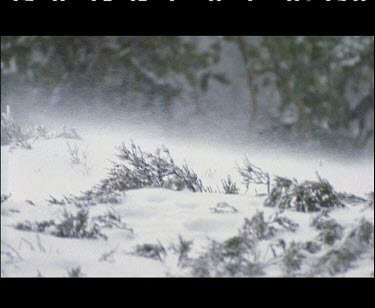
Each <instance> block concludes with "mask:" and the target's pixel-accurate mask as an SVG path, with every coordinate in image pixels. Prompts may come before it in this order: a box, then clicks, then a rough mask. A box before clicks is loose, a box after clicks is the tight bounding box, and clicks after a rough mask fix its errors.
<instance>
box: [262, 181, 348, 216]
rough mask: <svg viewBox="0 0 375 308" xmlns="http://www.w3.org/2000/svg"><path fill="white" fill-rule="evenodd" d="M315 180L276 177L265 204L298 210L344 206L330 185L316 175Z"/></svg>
mask: <svg viewBox="0 0 375 308" xmlns="http://www.w3.org/2000/svg"><path fill="white" fill-rule="evenodd" d="M318 178H319V180H318V181H317V182H312V181H306V182H304V183H302V184H299V183H298V182H297V180H293V181H292V180H289V179H286V178H281V177H277V178H276V179H275V185H274V186H273V188H272V191H271V193H270V195H269V197H268V198H267V200H266V201H265V206H269V207H278V208H281V209H294V210H296V211H298V212H318V211H320V210H321V209H325V208H335V207H338V208H339V207H344V204H343V203H342V201H341V199H340V196H339V194H338V193H337V192H336V191H335V190H334V188H333V187H332V185H331V184H330V183H329V182H328V181H326V180H323V179H322V178H320V177H318Z"/></svg>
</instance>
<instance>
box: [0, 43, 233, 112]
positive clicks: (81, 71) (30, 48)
mask: <svg viewBox="0 0 375 308" xmlns="http://www.w3.org/2000/svg"><path fill="white" fill-rule="evenodd" d="M219 60H220V44H218V40H217V39H215V38H212V39H211V43H210V44H209V46H207V47H205V48H202V47H201V46H200V45H199V42H198V40H197V38H194V37H181V36H59V37H55V36H18V37H16V36H13V37H9V36H3V37H1V61H2V69H1V80H2V83H1V90H2V93H11V91H12V89H14V87H15V86H17V88H18V89H21V90H22V89H23V88H27V87H32V88H35V89H39V90H40V91H42V92H43V93H44V94H45V95H49V96H52V95H53V93H54V92H56V91H58V92H59V94H60V98H61V100H60V103H59V105H66V106H69V107H70V108H72V107H74V104H75V102H74V104H73V102H70V101H69V100H70V98H71V97H72V96H73V97H74V95H76V97H79V98H81V99H83V101H85V102H86V104H91V105H93V104H94V103H95V102H96V101H98V100H100V99H105V100H106V101H109V100H111V99H114V98H116V97H121V96H124V95H126V94H132V95H133V96H134V95H138V94H142V95H145V96H146V97H147V98H149V99H151V100H154V99H160V100H161V101H170V100H171V99H172V98H175V97H181V96H182V95H189V96H191V95H193V94H194V93H196V92H200V91H205V90H207V89H208V86H209V83H210V81H211V80H216V81H218V82H226V79H225V78H224V76H223V75H221V74H220V73H218V72H214V71H212V70H211V66H212V65H214V64H216V63H217V62H218V61H219ZM3 81H4V82H3Z"/></svg>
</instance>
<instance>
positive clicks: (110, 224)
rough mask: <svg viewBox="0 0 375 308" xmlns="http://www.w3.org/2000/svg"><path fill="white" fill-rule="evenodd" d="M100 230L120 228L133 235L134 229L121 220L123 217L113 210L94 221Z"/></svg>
mask: <svg viewBox="0 0 375 308" xmlns="http://www.w3.org/2000/svg"><path fill="white" fill-rule="evenodd" d="M92 220H93V221H94V222H95V224H96V225H98V226H100V228H110V229H112V228H118V229H125V230H128V231H130V232H132V233H133V229H131V228H129V227H128V225H127V224H126V223H124V222H123V221H122V219H121V216H120V215H119V214H118V213H117V212H116V211H115V210H114V209H113V208H112V209H111V210H108V211H107V213H106V214H105V215H100V216H96V217H94V218H93V219H92Z"/></svg>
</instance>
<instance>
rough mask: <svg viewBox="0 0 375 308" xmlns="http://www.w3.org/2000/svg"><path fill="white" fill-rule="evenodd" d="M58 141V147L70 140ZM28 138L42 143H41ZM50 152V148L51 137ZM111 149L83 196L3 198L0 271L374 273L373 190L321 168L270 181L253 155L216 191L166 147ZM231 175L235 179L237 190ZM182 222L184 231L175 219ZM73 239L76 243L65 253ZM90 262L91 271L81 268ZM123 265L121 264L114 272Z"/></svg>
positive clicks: (70, 155) (81, 273)
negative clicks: (333, 178) (324, 174)
mask: <svg viewBox="0 0 375 308" xmlns="http://www.w3.org/2000/svg"><path fill="white" fill-rule="evenodd" d="M56 141H57V142H58V143H60V144H61V145H62V146H61V149H65V150H64V151H66V143H65V142H66V141H64V140H63V139H61V140H59V139H57V140H56ZM35 144H36V147H37V148H38V147H39V146H44V145H47V144H46V141H43V140H40V141H39V142H37V143H35ZM8 148H9V146H7V147H3V148H2V151H6V149H8ZM37 148H36V149H34V148H33V149H32V150H31V151H30V152H29V153H30V155H32V154H33V152H34V151H37ZM46 149H48V150H50V151H53V148H51V147H50V146H49V145H47V147H46ZM75 149H77V151H75ZM79 149H80V148H79V147H78V146H77V147H72V146H70V151H67V153H66V157H68V158H69V159H64V160H63V162H64V164H65V165H66V166H69V165H70V166H71V165H72V164H73V162H72V160H75V159H76V154H77V155H78V153H79ZM17 153H18V154H21V152H19V151H17V152H13V153H11V154H12V155H15V154H17ZM115 154H116V155H115V159H113V160H111V161H110V162H109V164H108V167H109V168H108V171H107V173H103V178H102V179H100V180H99V181H97V183H96V184H95V183H93V185H92V187H91V188H89V189H87V190H83V191H82V192H80V193H79V192H78V193H77V191H75V192H74V191H66V190H65V189H63V188H62V187H60V188H59V191H60V197H56V196H52V195H51V196H49V197H47V198H46V197H45V198H44V200H38V201H35V200H33V201H31V200H26V201H22V200H20V199H18V198H13V196H11V195H10V193H8V192H7V194H2V197H1V204H2V211H1V215H2V223H3V224H5V227H3V229H2V246H1V253H2V275H3V276H13V275H17V276H18V275H21V276H34V275H35V276H40V277H45V276H56V275H57V276H61V277H66V276H68V277H86V276H96V275H104V276H107V275H123V276H139V275H140V276H149V275H152V276H153V275H156V276H193V277H260V276H302V277H303V276H307V277H311V276H346V275H348V276H357V275H360V276H368V275H370V274H371V273H372V272H373V245H374V223H373V219H374V216H373V209H372V208H371V206H373V193H370V194H368V195H367V196H363V197H359V196H356V195H355V194H350V193H338V192H336V190H335V189H334V188H333V185H332V184H330V183H329V181H328V180H324V179H322V178H321V177H320V176H319V177H318V180H317V181H312V180H311V181H310V180H309V181H304V182H302V183H301V184H300V183H299V182H298V181H297V180H296V179H289V178H285V177H278V176H273V178H274V180H273V181H270V180H269V179H271V176H270V175H269V173H268V172H265V171H263V170H262V169H260V168H258V167H255V165H253V164H252V163H250V160H249V159H247V160H246V161H245V162H246V164H245V165H246V168H245V169H244V168H243V169H241V168H239V167H238V165H237V167H236V164H234V166H232V170H234V171H237V173H236V172H234V173H233V174H232V175H229V176H227V177H226V179H224V180H223V179H222V178H221V179H220V176H219V175H218V177H216V179H217V185H216V186H217V187H219V185H220V183H221V185H222V189H219V188H218V189H217V190H215V192H214V191H213V190H212V189H209V188H207V187H206V186H204V185H203V180H201V179H200V177H198V175H197V173H195V171H193V170H192V168H190V167H189V166H188V165H187V164H182V167H181V166H180V165H179V164H178V163H177V162H176V161H175V159H174V158H172V156H171V154H170V151H169V150H168V149H167V148H166V147H165V146H162V147H159V148H157V150H156V151H154V152H147V151H145V150H143V149H142V148H141V147H140V146H138V145H136V144H135V143H134V142H131V144H130V147H127V146H126V145H125V143H123V144H122V145H121V146H120V147H118V148H117V152H115ZM44 155H48V153H44ZM33 159H34V160H35V159H36V160H35V161H37V160H38V159H43V158H40V157H39V158H38V157H34V158H33ZM77 159H78V160H79V158H77ZM249 166H253V167H252V168H249ZM72 171H74V170H72ZM48 172H51V171H48ZM254 172H255V173H256V174H257V177H254V176H255V175H254V174H253V173H254ZM12 176H17V175H16V174H13V175H12ZM34 176H35V177H36V178H37V177H38V173H35V175H34ZM72 176H73V178H72V180H73V181H75V180H77V177H82V178H87V175H85V174H83V173H72ZM260 177H261V178H262V179H264V181H263V180H262V181H261V180H259V181H258V180H257V179H259V178H260ZM234 179H242V180H243V186H237V184H236V182H235V180H234ZM246 179H247V180H246ZM206 180H207V179H206ZM210 184H211V185H213V186H214V185H215V183H213V182H212V181H211V182H210ZM250 184H261V185H260V186H263V188H264V191H265V192H266V193H265V194H259V193H256V194H255V195H253V194H252V193H251V187H252V186H251V185H250ZM268 184H269V189H268ZM256 187H258V185H256V186H255V187H253V188H256ZM255 191H256V190H255ZM268 191H269V193H268ZM61 196H62V197H61ZM13 199H15V200H13ZM164 203H165V204H164ZM371 204H372V205H371ZM368 205H370V206H368ZM228 215H229V216H228ZM147 217H148V218H147ZM181 219H182V221H180V220H181ZM230 221H232V223H233V224H232V223H230ZM228 223H230V224H231V225H232V227H231V228H230V230H231V231H229V229H228V227H227V226H228ZM181 224H182V226H183V228H181V227H177V226H180V225H181ZM236 226H237V227H236ZM164 229H165V232H164V231H163V230H164ZM236 229H237V231H236ZM11 230H12V231H11ZM215 230H216V231H215ZM10 232H11V233H12V234H13V235H11V233H10ZM54 239H55V240H54ZM70 241H78V242H76V243H81V244H79V245H78V246H77V248H76V249H74V251H75V253H77V255H76V256H75V257H74V259H73V260H72V259H69V258H70V257H69V255H70V253H68V250H69V248H68V247H71V244H69V242H70ZM72 243H73V242H72ZM84 243H86V244H84ZM52 247H54V248H52ZM65 247H66V248H65ZM92 249H94V250H95V251H98V252H99V251H100V254H96V253H94V255H96V257H95V258H96V260H92V257H90V258H89V257H88V255H89V254H90V251H92ZM57 251H58V252H57ZM91 254H92V252H91ZM44 256H48V258H50V260H53V259H54V258H56V257H59V258H63V259H65V258H67V259H66V262H67V263H66V266H63V268H61V270H60V269H58V268H56V267H55V266H53V265H52V264H50V265H48V264H49V263H48V264H46V265H45V266H43V265H41V264H39V265H38V264H37V263H34V261H31V260H33V259H34V258H36V259H38V258H42V257H44ZM86 258H88V259H86ZM69 260H70V261H69ZM89 260H91V261H89ZM93 262H94V263H95V262H97V263H95V264H97V265H95V267H92V266H90V265H89V263H91V264H92V263H93ZM129 262H130V263H129ZM125 263H129V264H134V266H136V268H138V270H136V271H134V269H131V268H129V266H130V265H129V266H124V264H125ZM135 264H137V265H135ZM143 266H145V267H143ZM119 267H123V269H122V270H121V272H120V273H117V272H116V273H114V272H113V271H115V270H118V268H119Z"/></svg>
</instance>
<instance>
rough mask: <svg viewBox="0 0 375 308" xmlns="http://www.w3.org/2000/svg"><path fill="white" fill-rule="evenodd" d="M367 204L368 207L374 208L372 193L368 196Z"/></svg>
mask: <svg viewBox="0 0 375 308" xmlns="http://www.w3.org/2000/svg"><path fill="white" fill-rule="evenodd" d="M368 198H369V200H368V204H369V206H370V207H374V192H371V193H369V194H368Z"/></svg>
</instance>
